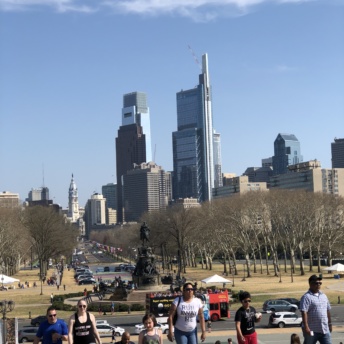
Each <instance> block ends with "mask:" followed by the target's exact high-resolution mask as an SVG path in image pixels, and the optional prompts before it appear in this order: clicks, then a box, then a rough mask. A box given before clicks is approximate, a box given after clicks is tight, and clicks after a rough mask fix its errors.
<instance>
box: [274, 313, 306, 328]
mask: <svg viewBox="0 0 344 344" xmlns="http://www.w3.org/2000/svg"><path fill="white" fill-rule="evenodd" d="M270 317H271V318H270V319H271V321H269V324H270V325H272V326H277V327H280V328H283V327H285V326H301V324H302V318H301V317H300V316H299V315H297V314H296V313H293V312H277V313H272V314H271V315H270Z"/></svg>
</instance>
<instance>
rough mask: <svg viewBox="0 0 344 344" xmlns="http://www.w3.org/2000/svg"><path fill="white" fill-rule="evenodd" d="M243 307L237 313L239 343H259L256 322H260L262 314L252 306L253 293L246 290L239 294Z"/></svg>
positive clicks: (236, 325)
mask: <svg viewBox="0 0 344 344" xmlns="http://www.w3.org/2000/svg"><path fill="white" fill-rule="evenodd" d="M239 300H240V302H241V307H240V308H239V309H238V310H237V312H236V313H235V318H234V321H235V328H236V332H237V338H238V344H258V338H257V332H256V330H255V325H254V324H255V323H256V322H260V320H261V319H262V314H261V313H257V312H256V310H255V308H254V307H251V306H250V303H251V295H250V293H249V292H247V291H244V292H242V293H240V294H239Z"/></svg>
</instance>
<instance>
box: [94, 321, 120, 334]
mask: <svg viewBox="0 0 344 344" xmlns="http://www.w3.org/2000/svg"><path fill="white" fill-rule="evenodd" d="M96 327H97V330H98V333H99V334H107V335H110V336H111V335H112V331H113V330H115V334H116V336H121V335H122V334H123V333H124V332H125V329H124V328H122V327H118V326H111V325H109V324H96Z"/></svg>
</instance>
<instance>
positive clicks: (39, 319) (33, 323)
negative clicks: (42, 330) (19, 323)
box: [31, 315, 47, 327]
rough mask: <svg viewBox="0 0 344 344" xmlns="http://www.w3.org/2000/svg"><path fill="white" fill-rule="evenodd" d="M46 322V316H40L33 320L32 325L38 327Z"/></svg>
mask: <svg viewBox="0 0 344 344" xmlns="http://www.w3.org/2000/svg"><path fill="white" fill-rule="evenodd" d="M45 320H47V316H46V315H39V316H38V317H36V318H33V319H31V325H32V326H37V327H38V326H39V325H40V324H41V322H43V321H45Z"/></svg>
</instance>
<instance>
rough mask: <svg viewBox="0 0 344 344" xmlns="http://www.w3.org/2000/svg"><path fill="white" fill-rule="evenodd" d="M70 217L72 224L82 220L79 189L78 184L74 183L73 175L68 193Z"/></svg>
mask: <svg viewBox="0 0 344 344" xmlns="http://www.w3.org/2000/svg"><path fill="white" fill-rule="evenodd" d="M68 217H69V218H70V219H71V221H72V222H77V221H78V220H79V218H80V214H79V201H78V188H77V187H76V184H75V182H74V176H73V174H72V180H71V182H70V185H69V191H68Z"/></svg>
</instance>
